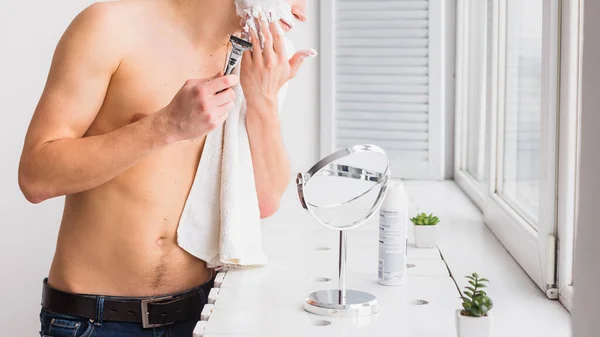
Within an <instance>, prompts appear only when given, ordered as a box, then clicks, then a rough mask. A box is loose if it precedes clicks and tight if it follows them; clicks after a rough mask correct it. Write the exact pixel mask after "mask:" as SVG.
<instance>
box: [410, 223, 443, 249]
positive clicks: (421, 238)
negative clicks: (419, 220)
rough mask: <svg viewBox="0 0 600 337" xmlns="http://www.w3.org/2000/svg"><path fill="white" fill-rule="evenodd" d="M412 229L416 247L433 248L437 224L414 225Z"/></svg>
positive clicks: (435, 241) (435, 243)
mask: <svg viewBox="0 0 600 337" xmlns="http://www.w3.org/2000/svg"><path fill="white" fill-rule="evenodd" d="M414 229H415V246H417V248H435V247H436V246H437V237H438V231H439V224H438V225H435V226H418V225H415V226H414Z"/></svg>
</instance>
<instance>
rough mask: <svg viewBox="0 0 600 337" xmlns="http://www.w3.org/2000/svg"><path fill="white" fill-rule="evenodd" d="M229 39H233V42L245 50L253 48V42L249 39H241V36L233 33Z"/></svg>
mask: <svg viewBox="0 0 600 337" xmlns="http://www.w3.org/2000/svg"><path fill="white" fill-rule="evenodd" d="M229 40H230V41H231V43H233V44H234V45H237V46H239V47H241V48H242V49H243V50H252V43H250V42H249V41H246V40H244V39H240V38H239V37H236V36H233V35H231V38H230V39H229Z"/></svg>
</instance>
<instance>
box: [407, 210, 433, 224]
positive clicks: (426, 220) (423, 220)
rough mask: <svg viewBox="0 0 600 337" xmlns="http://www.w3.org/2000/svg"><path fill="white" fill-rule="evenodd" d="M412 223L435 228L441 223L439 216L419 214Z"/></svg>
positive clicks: (412, 219)
mask: <svg viewBox="0 0 600 337" xmlns="http://www.w3.org/2000/svg"><path fill="white" fill-rule="evenodd" d="M410 221H412V222H413V223H414V224H415V225H417V226H435V225H437V224H438V223H439V222H440V219H439V218H438V217H437V216H433V214H429V215H427V214H425V213H421V214H417V216H415V217H414V218H411V219H410Z"/></svg>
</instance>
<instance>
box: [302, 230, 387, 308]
mask: <svg viewBox="0 0 600 337" xmlns="http://www.w3.org/2000/svg"><path fill="white" fill-rule="evenodd" d="M347 239H348V231H346V230H341V231H340V246H339V289H328V290H319V291H315V292H313V293H311V294H310V295H308V297H307V298H306V302H305V303H304V310H306V311H308V312H310V313H313V314H316V315H320V316H330V317H362V316H370V315H373V314H376V313H377V312H378V311H379V303H378V302H377V298H376V297H375V296H373V295H371V294H369V293H365V292H362V291H356V290H347V289H346V253H347V248H348V246H347V244H348V241H347Z"/></svg>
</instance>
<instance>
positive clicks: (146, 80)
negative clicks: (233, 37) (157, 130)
mask: <svg viewBox="0 0 600 337" xmlns="http://www.w3.org/2000/svg"><path fill="white" fill-rule="evenodd" d="M226 58H227V55H226V52H225V51H223V52H220V53H219V54H218V55H217V54H215V55H210V54H209V55H202V54H199V53H197V52H191V51H187V50H180V51H179V52H176V51H173V50H171V51H161V50H148V51H145V52H139V53H136V54H134V55H129V56H128V57H126V58H125V59H124V60H123V61H122V63H121V65H120V66H119V68H118V69H117V71H116V72H115V74H114V75H113V77H112V80H111V83H110V85H109V87H108V90H107V94H106V97H105V101H104V104H103V108H102V110H101V111H100V114H99V115H98V118H99V119H102V120H104V123H102V124H105V125H106V126H108V125H111V127H112V128H119V127H122V126H125V125H127V124H130V123H132V122H135V121H137V120H139V119H140V118H143V117H145V116H148V115H150V114H152V113H156V112H158V111H159V110H161V109H162V108H164V107H165V106H167V105H168V104H169V103H170V102H171V100H172V99H173V97H174V96H175V95H176V94H177V92H178V91H179V90H180V89H181V88H182V86H183V85H184V84H185V82H186V81H187V80H190V79H193V80H198V79H199V80H205V81H209V80H211V79H213V78H216V77H217V76H219V75H220V73H221V72H222V71H223V69H224V67H225V64H226Z"/></svg>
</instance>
